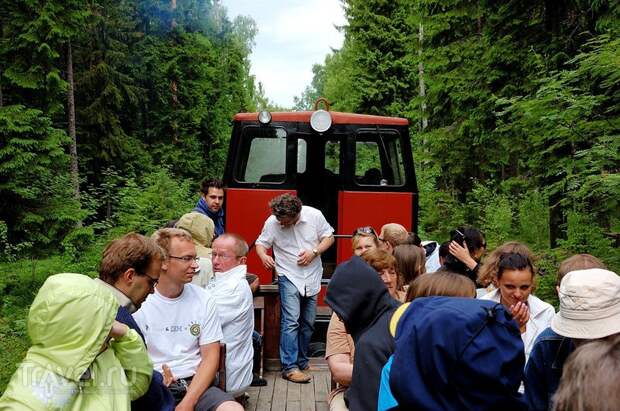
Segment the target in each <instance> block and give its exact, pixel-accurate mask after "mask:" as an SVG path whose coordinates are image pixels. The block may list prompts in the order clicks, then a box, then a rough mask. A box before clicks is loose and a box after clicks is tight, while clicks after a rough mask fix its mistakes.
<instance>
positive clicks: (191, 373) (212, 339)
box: [134, 228, 243, 411]
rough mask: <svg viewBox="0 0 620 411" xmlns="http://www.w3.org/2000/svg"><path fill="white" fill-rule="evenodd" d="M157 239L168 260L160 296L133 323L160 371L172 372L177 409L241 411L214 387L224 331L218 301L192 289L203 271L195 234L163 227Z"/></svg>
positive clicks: (163, 268)
mask: <svg viewBox="0 0 620 411" xmlns="http://www.w3.org/2000/svg"><path fill="white" fill-rule="evenodd" d="M152 238H153V239H154V240H155V242H156V243H157V244H158V245H159V246H160V247H161V248H162V249H163V250H164V252H165V255H166V258H165V260H164V262H163V264H162V265H161V276H160V278H159V282H158V284H157V287H156V288H155V293H154V294H153V295H151V296H149V297H148V298H147V300H146V301H145V302H144V304H142V307H141V309H140V310H138V311H137V312H136V313H135V314H134V319H135V320H136V322H137V323H138V325H139V326H140V328H141V329H142V330H143V332H144V335H145V337H146V344H147V347H148V351H149V355H150V356H151V359H152V360H153V363H154V366H155V369H157V370H158V371H161V372H163V370H164V367H169V368H170V371H171V373H172V376H173V377H172V378H173V381H174V382H173V383H172V384H171V385H170V388H171V391H172V392H173V395H174V397H175V402H176V403H177V406H176V410H200V411H202V410H217V411H229V410H237V411H240V410H242V409H243V408H242V407H241V406H240V405H239V404H238V403H236V402H234V400H233V398H232V396H230V395H229V394H227V393H225V392H223V391H222V390H220V389H219V388H217V387H215V386H214V380H215V374H216V372H217V367H218V364H219V355H220V348H219V343H220V341H221V340H222V338H223V336H222V329H221V326H220V321H219V318H218V315H217V311H216V307H215V301H214V299H213V297H212V296H211V295H209V293H208V292H207V291H205V290H204V289H202V288H200V287H198V286H195V285H193V284H190V283H191V281H192V277H193V276H194V274H195V271H196V268H197V267H198V263H197V257H196V247H195V246H194V244H193V242H192V237H191V235H190V234H189V233H188V232H186V231H184V230H180V229H176V228H163V229H160V230H158V231H156V232H155V233H154V234H153V236H152Z"/></svg>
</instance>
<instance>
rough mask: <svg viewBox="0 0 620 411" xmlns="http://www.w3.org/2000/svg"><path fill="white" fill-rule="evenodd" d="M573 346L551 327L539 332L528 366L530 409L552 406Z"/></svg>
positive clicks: (526, 371) (544, 408)
mask: <svg viewBox="0 0 620 411" xmlns="http://www.w3.org/2000/svg"><path fill="white" fill-rule="evenodd" d="M574 350H575V344H573V341H572V340H571V339H570V338H568V337H562V336H561V335H558V334H556V333H555V332H554V331H553V330H552V329H551V328H547V329H546V330H545V331H543V332H542V333H540V335H539V336H538V338H537V339H536V342H535V343H534V348H532V352H531V354H530V359H529V360H528V362H527V366H526V367H525V399H526V401H527V405H528V407H529V409H530V411H547V410H550V409H551V397H553V394H555V391H556V390H557V389H558V384H559V383H560V377H562V368H563V367H564V362H565V361H566V358H567V357H568V356H569V354H570V353H572V352H573V351H574Z"/></svg>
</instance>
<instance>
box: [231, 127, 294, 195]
mask: <svg viewBox="0 0 620 411" xmlns="http://www.w3.org/2000/svg"><path fill="white" fill-rule="evenodd" d="M242 141H243V143H242V147H241V155H240V156H239V161H238V163H237V167H236V170H235V179H236V180H237V181H240V182H244V183H282V182H284V180H285V179H286V131H285V130H284V129H282V128H264V127H260V128H259V127H248V128H247V129H246V130H244V133H243V139H242Z"/></svg>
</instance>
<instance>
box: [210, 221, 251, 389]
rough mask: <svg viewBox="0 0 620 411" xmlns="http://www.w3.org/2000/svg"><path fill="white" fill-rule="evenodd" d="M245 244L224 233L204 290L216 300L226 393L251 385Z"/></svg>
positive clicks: (246, 250)
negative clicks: (223, 344)
mask: <svg viewBox="0 0 620 411" xmlns="http://www.w3.org/2000/svg"><path fill="white" fill-rule="evenodd" d="M247 253H248V244H247V243H246V242H245V241H244V240H243V238H241V237H240V236H238V235H236V234H230V233H224V234H222V235H220V236H219V237H218V238H217V239H216V240H215V241H214V242H213V250H212V253H211V259H212V262H213V271H214V272H215V276H214V277H213V278H212V279H211V281H210V282H209V284H208V285H207V291H209V292H210V293H211V295H212V296H213V297H214V298H215V305H216V308H217V313H218V315H219V319H220V323H221V324H222V332H223V334H224V342H225V343H226V391H227V392H228V393H230V394H232V395H233V396H239V395H242V394H243V392H244V391H245V389H246V388H248V387H249V386H250V383H251V382H252V359H253V354H254V350H253V348H252V331H253V330H254V302H253V298H252V291H251V290H250V285H249V284H248V282H247V280H246V278H245V277H246V274H247V271H248V267H247V265H245V263H246V254H247Z"/></svg>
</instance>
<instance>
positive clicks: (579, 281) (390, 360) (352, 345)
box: [326, 223, 620, 411]
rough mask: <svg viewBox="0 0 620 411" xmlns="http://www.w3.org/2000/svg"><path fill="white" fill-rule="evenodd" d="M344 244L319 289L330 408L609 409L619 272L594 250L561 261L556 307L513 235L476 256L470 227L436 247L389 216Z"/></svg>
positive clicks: (478, 242) (616, 361) (615, 369)
mask: <svg viewBox="0 0 620 411" xmlns="http://www.w3.org/2000/svg"><path fill="white" fill-rule="evenodd" d="M352 243H353V244H352V245H353V252H354V254H355V256H354V257H353V258H351V259H350V260H349V261H346V262H344V263H342V264H340V265H339V266H338V267H337V269H336V272H335V273H334V275H333V276H332V278H331V281H330V284H329V287H328V290H327V296H326V302H327V303H328V304H329V306H330V307H331V308H332V309H333V312H334V314H333V316H332V318H331V320H330V323H329V327H328V331H327V348H326V358H327V362H328V366H329V369H330V371H331V373H332V379H333V381H334V383H335V386H336V387H335V389H333V390H332V392H331V394H330V409H331V410H356V411H357V410H373V411H374V410H380V411H387V410H429V411H430V410H535V411H538V410H541V411H544V410H551V409H553V410H558V411H560V410H561V411H568V410H579V411H586V410H592V411H594V410H612V409H617V407H618V405H617V404H618V403H619V400H620V397H619V396H618V391H617V390H616V389H615V384H616V380H615V379H614V377H615V376H617V375H619V371H620V351H619V348H620V277H619V276H618V275H617V274H616V273H614V272H611V271H609V270H607V268H606V267H605V265H604V264H603V263H602V262H601V261H600V260H599V259H598V258H596V257H594V256H591V255H589V254H578V255H574V256H572V257H570V258H568V259H566V260H565V261H563V262H562V263H561V264H560V266H559V269H558V274H557V293H558V296H559V301H560V310H559V311H558V312H557V313H556V312H555V309H554V307H553V306H551V305H550V304H548V303H546V302H544V301H542V300H540V299H539V298H537V297H536V296H535V295H533V291H534V290H535V287H536V274H537V269H536V264H535V259H534V256H533V254H532V252H531V250H530V249H529V248H528V247H527V245H525V244H523V243H520V242H515V241H511V242H507V243H504V244H502V245H500V246H499V247H497V248H496V249H494V250H492V251H491V252H490V253H488V255H487V256H486V257H485V258H484V261H483V262H482V257H483V256H484V255H485V254H486V253H487V250H486V242H485V239H484V235H483V234H482V233H481V232H480V231H479V230H477V229H475V228H473V227H460V228H458V229H456V230H455V231H454V232H453V233H452V236H451V238H450V239H449V240H448V241H446V242H444V243H442V244H438V243H436V242H421V241H420V239H419V238H417V236H415V235H413V234H412V233H408V232H407V230H406V229H405V228H404V227H403V226H401V225H399V224H395V223H391V224H386V225H385V226H383V227H382V229H381V231H380V233H379V234H377V233H376V232H375V230H374V229H373V228H372V227H360V228H358V229H357V230H355V232H354V233H353V237H352ZM381 283H383V285H381ZM565 364H566V366H565ZM597 367H600V369H599V371H601V372H602V373H604V375H605V376H606V379H604V378H603V377H601V376H600V375H596V376H595V374H597V371H596V370H597ZM564 369H565V370H566V371H564V372H563V370H564Z"/></svg>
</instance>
